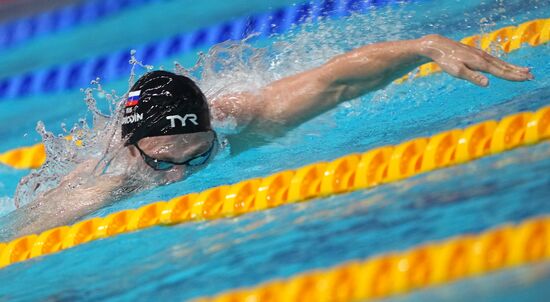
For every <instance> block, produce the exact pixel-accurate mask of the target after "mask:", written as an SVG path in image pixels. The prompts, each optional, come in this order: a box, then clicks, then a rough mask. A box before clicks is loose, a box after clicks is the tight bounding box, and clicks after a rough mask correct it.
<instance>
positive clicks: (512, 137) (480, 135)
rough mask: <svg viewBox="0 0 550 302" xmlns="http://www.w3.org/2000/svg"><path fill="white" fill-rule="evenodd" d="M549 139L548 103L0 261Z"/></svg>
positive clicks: (128, 215) (91, 223)
mask: <svg viewBox="0 0 550 302" xmlns="http://www.w3.org/2000/svg"><path fill="white" fill-rule="evenodd" d="M548 138H550V106H547V107H543V108H541V109H539V110H538V111H536V112H519V113H516V114H512V115H509V116H506V117H505V118H503V119H502V120H500V121H499V122H497V121H493V120H489V121H484V122H481V123H478V124H475V125H472V126H469V127H468V128H466V129H453V130H449V131H445V132H442V133H439V134H436V135H434V136H432V137H430V138H416V139H413V140H410V141H406V142H404V143H401V144H399V145H396V146H385V147H380V148H376V149H374V150H370V151H367V152H365V153H363V154H350V155H347V156H344V157H341V158H338V159H336V160H334V161H332V162H320V163H314V164H310V165H307V166H305V167H302V168H298V169H296V170H288V171H282V172H279V173H276V174H273V175H270V176H267V177H265V178H255V179H248V180H244V181H242V182H239V183H236V184H233V185H223V186H219V187H215V188H211V189H208V190H206V191H203V192H200V193H191V194H188V195H183V196H179V197H176V198H173V199H171V200H169V201H159V202H155V203H152V204H148V205H145V206H142V207H140V208H138V209H135V210H134V209H131V210H123V211H120V212H116V213H113V214H110V215H109V216H107V217H104V218H91V219H88V220H84V221H81V222H79V223H77V224H74V225H72V226H62V227H58V228H54V229H51V230H47V231H45V232H43V233H41V234H39V235H34V234H33V235H28V236H24V237H21V238H17V239H15V240H12V241H11V242H8V243H5V244H3V243H0V267H3V266H6V265H9V264H11V263H15V262H19V261H23V260H26V259H29V258H34V257H38V256H41V255H46V254H50V253H54V252H57V251H59V250H62V249H67V248H70V247H72V246H75V245H79V244H83V243H85V242H88V241H91V240H95V239H100V238H105V237H110V236H115V235H117V234H120V233H123V232H130V231H135V230H139V229H144V228H148V227H151V226H155V225H170V224H177V223H183V222H188V221H197V220H210V219H217V218H220V217H231V216H236V215H241V214H245V213H250V212H254V211H261V210H265V209H268V208H273V207H277V206H280V205H284V204H290V203H295V202H301V201H306V200H310V199H312V198H318V197H325V196H329V195H333V194H338V193H343V192H350V191H355V190H361V189H366V188H370V187H373V186H376V185H379V184H382V183H389V182H393V181H397V180H400V179H404V178H408V177H411V176H414V175H418V174H420V173H424V172H428V171H431V170H434V169H440V168H444V167H448V166H452V165H458V164H461V163H465V162H468V161H472V160H474V159H476V158H479V157H482V156H486V155H492V154H498V153H501V152H504V151H506V150H510V149H512V148H516V147H518V146H524V145H529V144H534V143H537V142H540V141H543V140H547V139H548Z"/></svg>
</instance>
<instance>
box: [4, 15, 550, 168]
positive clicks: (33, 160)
mask: <svg viewBox="0 0 550 302" xmlns="http://www.w3.org/2000/svg"><path fill="white" fill-rule="evenodd" d="M548 41H550V19H539V20H533V21H529V22H525V23H523V24H521V25H519V26H517V27H514V26H508V27H504V28H501V29H498V30H495V31H493V32H491V33H488V34H486V35H482V36H480V35H476V36H471V37H467V38H464V39H462V41H461V42H462V43H464V44H467V45H471V46H481V48H483V49H489V47H492V46H493V45H495V44H494V43H497V44H496V45H499V47H501V48H502V49H503V50H504V51H506V52H511V51H514V50H517V49H519V48H520V47H521V46H522V45H523V43H528V44H529V45H531V46H538V45H542V44H544V43H547V42H548ZM125 62H127V61H125ZM439 71H441V69H440V68H439V66H437V64H435V63H433V62H432V63H427V64H424V65H422V66H420V68H419V72H418V73H417V76H427V75H430V74H433V73H436V72H439ZM409 77H411V76H410V75H406V76H404V77H402V78H401V79H399V80H397V82H398V83H402V82H404V81H405V80H406V79H408V78H409ZM45 159H46V156H45V153H44V148H43V147H41V146H40V144H37V145H34V146H32V147H21V148H16V149H13V150H9V151H6V152H4V153H0V164H5V165H8V166H10V167H13V168H17V169H35V168H38V167H40V166H41V165H42V164H43V163H44V161H45Z"/></svg>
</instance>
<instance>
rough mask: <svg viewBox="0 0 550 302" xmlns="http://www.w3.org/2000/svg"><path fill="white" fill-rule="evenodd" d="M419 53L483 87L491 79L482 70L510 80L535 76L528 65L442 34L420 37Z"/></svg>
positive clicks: (459, 76)
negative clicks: (521, 65)
mask: <svg viewBox="0 0 550 302" xmlns="http://www.w3.org/2000/svg"><path fill="white" fill-rule="evenodd" d="M419 53H420V54H421V55H423V56H425V57H428V58H430V59H431V60H433V61H434V62H435V63H437V65H439V67H441V69H443V70H444V71H445V72H447V73H448V74H450V75H452V76H455V77H457V78H461V79H464V80H467V81H470V82H472V83H473V84H476V85H478V86H481V87H486V86H487V85H489V79H488V78H487V77H486V76H485V75H483V74H482V73H481V72H486V73H490V74H492V75H494V76H496V77H499V78H502V79H505V80H509V81H525V80H532V79H533V78H534V77H533V75H532V74H531V72H530V70H529V68H527V67H520V66H516V65H513V64H510V63H507V62H504V61H502V60H500V59H498V58H496V57H494V56H492V55H490V54H488V53H486V52H485V51H483V50H480V49H477V48H475V47H471V46H468V45H464V44H462V43H459V42H456V41H453V40H451V39H447V38H445V37H443V36H440V35H428V36H425V37H423V38H421V39H419Z"/></svg>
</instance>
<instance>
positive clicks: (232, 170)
mask: <svg viewBox="0 0 550 302" xmlns="http://www.w3.org/2000/svg"><path fill="white" fill-rule="evenodd" d="M208 3H210V4H211V5H212V6H215V4H216V2H208ZM285 4H288V3H286V2H285V3H283V4H282V5H285ZM548 4H550V3H549V1H507V2H506V4H505V5H504V4H503V3H502V2H500V1H495V2H492V1H491V2H489V3H485V2H482V3H481V4H480V3H479V2H478V1H449V0H446V1H415V2H411V3H403V4H396V3H393V4H391V5H390V6H387V7H383V8H380V9H378V10H376V11H375V12H370V13H369V12H366V13H365V14H364V15H362V16H352V17H347V18H344V17H342V18H338V19H336V20H328V21H324V23H323V24H324V25H322V26H327V27H328V28H329V29H328V30H327V32H328V34H325V33H321V31H322V29H323V27H322V26H318V25H315V26H310V27H308V28H307V29H306V33H305V34H304V33H303V32H300V31H299V30H295V32H294V33H293V34H291V35H288V36H282V37H274V38H271V39H264V38H260V39H257V40H255V41H253V42H252V43H255V45H266V44H267V45H269V43H271V42H273V41H278V42H280V41H283V42H284V41H285V40H286V41H293V40H292V39H296V37H297V39H306V40H307V39H310V40H307V41H313V40H315V39H316V38H317V37H320V36H323V37H325V38H326V37H329V38H330V37H337V36H338V35H341V34H342V33H347V34H348V35H349V37H348V38H347V39H343V40H344V41H334V40H329V41H324V43H325V44H326V45H329V46H330V47H329V49H330V50H331V51H332V50H343V49H348V48H350V47H353V46H358V45H361V44H364V43H368V42H372V41H379V40H388V39H397V38H409V37H415V36H418V35H420V34H425V33H431V32H437V33H441V34H445V35H447V36H450V37H453V38H457V39H458V38H461V37H464V36H468V35H471V34H474V33H477V32H479V31H480V30H487V31H490V30H492V29H496V28H500V27H503V26H507V25H513V24H519V23H521V22H524V21H527V20H531V19H535V18H542V17H545V18H548V17H549V16H550V5H548ZM159 5H160V4H154V5H153V4H152V5H151V6H146V7H142V8H140V9H141V10H146V11H147V13H148V14H150V15H160V14H161V13H162V11H161V10H160V8H159V7H162V6H159ZM235 5H236V6H238V5H242V6H243V11H246V10H245V6H246V4H245V2H243V3H237V4H235ZM163 8H164V7H163ZM267 8H268V7H267V6H265V7H258V8H256V9H258V10H261V9H267ZM234 9H236V8H234ZM204 10H205V11H208V10H209V9H208V8H206V7H205V8H204ZM142 12H143V11H139V10H137V11H135V12H133V11H129V12H127V14H128V15H131V14H133V13H135V14H138V13H142ZM484 17H485V18H486V20H482V18H484ZM103 22H114V21H113V20H105V21H103ZM120 22H121V24H122V23H124V22H122V21H120ZM205 22H206V21H205ZM212 22H213V21H212ZM350 24H351V28H349V26H350ZM388 24H392V25H393V27H390V26H389V25H388ZM203 25H204V24H203ZM364 25H365V26H364ZM102 26H105V25H102ZM99 27H101V26H99ZM316 28H317V29H316ZM319 28H321V29H319ZM88 30H89V28H78V29H75V30H74V31H73V32H70V33H66V34H64V35H66V36H63V35H61V36H55V37H51V38H49V39H52V40H51V41H57V40H55V39H58V40H60V39H64V38H66V37H68V36H69V35H70V36H71V37H73V36H74V37H79V36H80V35H82V36H80V37H81V38H82V39H83V37H85V35H88V34H89V32H88ZM161 34H171V32H170V31H169V30H166V31H165V32H163V33H161ZM322 34H323V35H322ZM101 35H102V36H105V37H109V38H110V39H112V40H113V41H115V40H116V41H118V43H121V44H119V45H116V47H127V45H122V43H123V42H120V40H121V39H120V33H118V32H110V31H108V30H104V31H102V32H101ZM149 38H151V37H150V36H149V37H148V39H149ZM298 41H300V40H298ZM32 43H47V40H43V41H41V42H40V41H36V42H32ZM65 43H67V44H68V46H67V50H66V51H67V53H69V52H70V51H69V50H73V51H78V50H79V49H81V48H85V46H86V45H80V44H78V43H75V44H70V43H69V42H65ZM36 47H38V46H36ZM113 47H114V46H113ZM287 50H288V53H287V54H286V55H287V56H288V58H293V56H298V58H300V56H302V57H301V58H302V59H303V60H302V61H300V62H296V63H295V64H296V65H297V66H296V67H293V68H294V70H299V69H300V68H306V67H307V66H309V65H314V64H315V62H316V61H318V60H320V59H326V58H309V57H306V56H305V53H303V52H300V50H299V49H295V48H287ZM273 51H276V50H273ZM71 53H72V52H71ZM329 54H330V51H328V52H322V53H320V55H319V56H321V57H323V56H327V57H328V56H329ZM549 54H550V45H549V44H547V45H543V46H539V47H537V48H530V47H525V48H523V49H521V50H519V51H516V52H514V53H511V54H509V55H507V56H506V57H505V59H506V60H508V61H510V62H512V63H517V64H521V65H525V66H532V67H533V73H534V75H535V77H536V80H535V81H529V82H525V83H510V82H505V81H502V80H499V79H496V78H494V77H490V81H491V85H490V87H489V88H486V89H483V88H478V87H475V86H473V85H471V84H468V83H465V82H463V81H459V80H456V79H453V78H451V77H449V76H447V75H443V74H439V75H433V76H430V77H426V78H420V79H415V80H413V81H410V82H407V83H405V84H403V85H391V86H390V87H388V88H387V89H385V90H383V91H379V92H375V93H371V94H369V95H366V96H364V97H362V98H361V99H358V100H354V101H351V102H348V103H346V104H342V105H341V106H339V107H338V108H336V109H334V110H332V111H330V112H328V113H326V114H324V115H322V116H319V117H317V118H315V119H313V120H311V121H309V122H307V123H305V124H303V125H301V126H300V127H298V128H296V129H294V130H292V131H291V132H290V133H288V135H286V136H284V137H282V138H278V139H274V140H273V141H272V142H271V143H269V144H266V145H263V146H260V147H257V148H254V149H250V150H248V151H246V152H243V153H241V154H239V155H237V156H233V157H230V156H227V155H226V154H222V155H221V156H219V157H218V158H217V159H216V160H214V162H213V163H212V164H211V165H210V166H209V167H207V168H206V169H204V170H202V171H200V172H199V173H197V174H195V175H193V176H192V177H190V178H189V179H187V180H186V181H184V182H181V183H176V184H172V185H168V186H164V187H160V188H157V189H154V190H150V191H147V192H143V193H140V194H138V195H137V196H134V197H132V198H129V199H126V200H122V201H120V202H118V203H115V204H113V205H111V206H109V207H106V208H104V209H101V210H100V211H98V212H96V213H93V214H91V215H90V216H89V217H92V216H104V215H107V214H109V213H112V212H116V211H119V210H122V209H127V208H137V207H139V206H141V205H144V204H147V203H150V202H153V201H157V200H167V199H170V198H173V197H175V196H178V195H182V194H185V193H188V192H196V191H201V190H204V189H206V188H210V187H213V186H217V185H222V184H229V183H235V182H238V181H240V180H243V179H248V178H252V177H261V176H265V175H268V174H271V173H273V172H276V171H281V170H286V169H292V168H296V167H300V166H303V165H305V164H308V163H312V162H316V161H322V160H332V159H334V158H337V157H339V156H342V155H345V154H349V153H353V152H363V151H365V150H368V149H371V148H374V147H378V146H382V145H387V144H396V143H399V142H402V141H404V140H408V139H410V138H414V137H420V136H429V135H432V134H434V133H437V132H440V131H444V130H448V129H453V128H457V127H460V128H462V127H465V126H467V125H470V124H472V123H475V122H478V121H482V120H486V119H498V118H501V117H503V116H505V115H507V114H510V113H514V112H518V111H523V110H535V109H537V108H540V107H542V106H545V105H548V103H549V102H550V89H549V88H550V77H548V74H550V65H549V64H548V63H547V57H548V55H549ZM11 56H12V57H13V58H15V57H17V54H16V53H12V54H11ZM283 58H284V54H283ZM294 58H295V57H294ZM178 59H179V60H180V61H181V62H182V63H184V64H186V66H190V65H191V64H192V62H193V61H194V60H195V59H196V55H195V54H192V53H190V54H185V55H182V56H181V58H178ZM13 60H15V59H13ZM41 60H44V63H43V64H47V62H48V60H47V58H41ZM56 60H58V58H52V59H51V63H52V64H56V63H58V61H56ZM160 64H166V62H164V63H163V62H160ZM13 66H17V65H13ZM165 66H169V64H166V65H165ZM291 71H292V68H291ZM10 72H14V70H13V68H11V69H10ZM125 81H126V79H120V80H115V81H112V82H109V83H107V84H106V85H107V86H108V87H109V88H111V87H112V88H113V89H124V87H125V85H127V84H126V83H125ZM80 99H82V95H81V93H80V92H79V91H67V92H59V93H56V94H52V95H41V96H32V97H27V98H24V99H15V100H5V101H0V108H1V109H0V125H1V127H0V134H1V136H2V138H3V141H2V145H1V150H8V149H10V148H13V147H16V146H22V145H28V144H31V143H33V142H35V141H36V140H37V135H36V134H35V133H34V130H33V129H34V126H35V124H36V121H37V120H38V119H42V120H44V122H45V123H46V126H47V127H48V129H50V130H53V131H54V132H56V133H59V132H60V126H59V125H60V123H61V122H65V123H67V124H72V123H74V122H76V121H77V120H78V118H79V117H82V116H84V114H85V108H86V107H85V104H84V103H83V102H82V101H80ZM54 102H55V104H56V106H52V105H51V104H52V103H54ZM14 125H17V127H14ZM25 134H26V136H25ZM243 167H246V168H243ZM549 169H550V143H541V144H539V145H536V146H532V147H528V148H520V149H516V150H513V151H510V152H506V153H503V154H500V155H497V156H491V157H487V158H484V159H481V160H477V161H474V162H471V163H468V164H465V165H461V166H457V167H453V168H448V169H444V170H440V171H435V172H431V173H428V174H423V175H419V176H416V177H413V178H411V179H407V180H404V181H400V182H397V183H393V184H388V185H383V186H379V187H376V188H373V189H369V190H363V191H358V192H354V193H349V194H342V195H337V196H333V197H329V198H323V199H319V200H314V201H311V202H307V203H300V204H293V205H287V206H283V207H279V208H275V209H271V210H268V211H262V212H259V213H252V214H247V215H244V216H241V217H237V218H233V219H221V220H216V221H208V222H197V223H190V224H183V225H178V226H173V227H154V228H151V229H147V230H144V231H140V232H136V233H130V234H124V235H120V236H117V237H114V238H108V239H104V240H99V241H95V242H92V243H89V244H85V245H82V246H78V247H75V248H72V249H69V250H67V251H63V252H62V253H58V254H54V255H50V256H47V257H42V258H38V259H32V260H30V261H27V262H24V263H19V264H15V265H12V266H9V267H6V268H4V269H2V270H0V284H1V285H0V297H1V298H0V300H2V299H5V300H7V301H14V300H56V301H57V300H61V301H73V300H88V301H93V300H109V301H126V300H139V301H149V300H153V299H154V300H168V299H169V300H186V299H191V298H195V297H199V296H203V295H213V294H216V293H219V292H222V291H224V290H228V289H232V288H236V287H241V286H253V285H256V284H259V283H261V282H264V281H268V280H272V279H274V278H283V277H289V276H292V275H295V274H297V273H300V272H304V271H308V270H312V269H317V268H328V267H331V266H334V265H338V264H340V263H343V262H345V261H350V260H354V259H365V258H368V257H370V256H374V255H380V254H384V253H387V252H390V251H395V250H405V249H408V248H411V247H413V246H416V245H420V244H422V243H426V242H429V241H433V240H443V239H445V238H449V237H452V236H457V235H460V234H463V233H468V232H481V231H483V230H486V229H489V228H492V227H495V226H497V225H501V224H503V223H508V222H519V221H522V220H524V219H528V218H531V217H535V216H539V215H545V214H548V213H550V200H549V198H548V196H550V174H549V173H547V171H549ZM26 173H27V171H16V170H13V169H10V168H7V167H0V200H2V202H3V203H5V205H4V208H3V209H2V211H4V212H8V211H10V210H11V209H12V208H10V205H9V202H10V200H11V199H10V198H11V197H13V192H14V190H15V187H16V185H17V181H18V179H19V178H20V177H22V176H23V175H25V174H26ZM0 205H1V204H0ZM0 212H1V211H0ZM549 276H550V275H549V274H548V266H547V265H546V264H544V265H532V266H524V267H520V268H516V269H512V270H507V271H503V272H499V273H495V274H492V275H487V276H481V277H477V278H474V279H469V280H464V281H461V282H457V283H453V284H449V285H446V286H442V287H438V288H433V289H427V290H423V291H420V292H417V293H414V294H412V295H408V296H403V297H395V298H392V300H404V299H407V300H415V301H424V300H426V299H435V298H438V299H445V300H451V301H463V300H464V299H467V298H469V297H472V298H476V299H479V298H480V297H482V299H483V300H488V301H502V300H503V299H508V300H510V301H511V300H514V299H512V298H517V299H521V300H522V301H524V300H525V301H527V300H531V301H540V300H542V297H545V296H547V295H546V293H545V291H544V289H545V288H547V287H548V285H549V284H550V277H549ZM465 289H467V290H465Z"/></svg>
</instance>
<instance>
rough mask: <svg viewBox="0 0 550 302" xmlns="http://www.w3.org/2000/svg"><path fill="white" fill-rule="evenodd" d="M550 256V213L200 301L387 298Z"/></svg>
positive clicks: (197, 300) (335, 301) (200, 301)
mask: <svg viewBox="0 0 550 302" xmlns="http://www.w3.org/2000/svg"><path fill="white" fill-rule="evenodd" d="M549 258H550V217H548V216H547V217H542V218H536V219H531V220H527V221H525V222H522V223H521V224H519V225H515V226H514V225H504V226H501V227H498V228H495V229H493V230H490V231H487V232H484V233H482V234H476V235H462V236H459V237H457V238H453V239H450V240H449V239H446V240H444V241H441V242H436V243H429V244H427V245H423V246H420V247H415V248H413V249H410V250H408V251H404V252H395V253H390V254H384V255H381V256H377V257H373V258H370V259H367V260H364V261H353V262H349V263H345V264H342V265H338V266H336V267H333V268H329V269H324V270H316V271H311V272H307V273H301V274H299V275H296V276H293V277H290V278H289V279H286V280H275V281H269V282H267V283H264V284H262V285H259V286H256V287H253V288H245V289H237V290H231V291H229V292H227V293H222V294H220V295H218V296H215V297H213V298H199V299H196V300H195V302H229V301H231V302H237V301H262V302H271V301H273V302H275V301H285V302H291V301H319V302H323V301H327V302H328V301H333V302H337V301H356V300H361V301H364V300H369V299H377V298H384V297H388V296H391V295H396V294H402V293H405V292H408V291H411V290H415V289H421V288H426V287H429V286H434V285H440V284H443V283H448V282H452V281H456V280H460V279H463V278H468V277H472V276H476V275H482V274H486V273H489V272H492V271H495V270H499V269H504V268H510V267H514V266H518V265H524V264H528V263H534V262H537V261H546V260H548V259H549Z"/></svg>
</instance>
